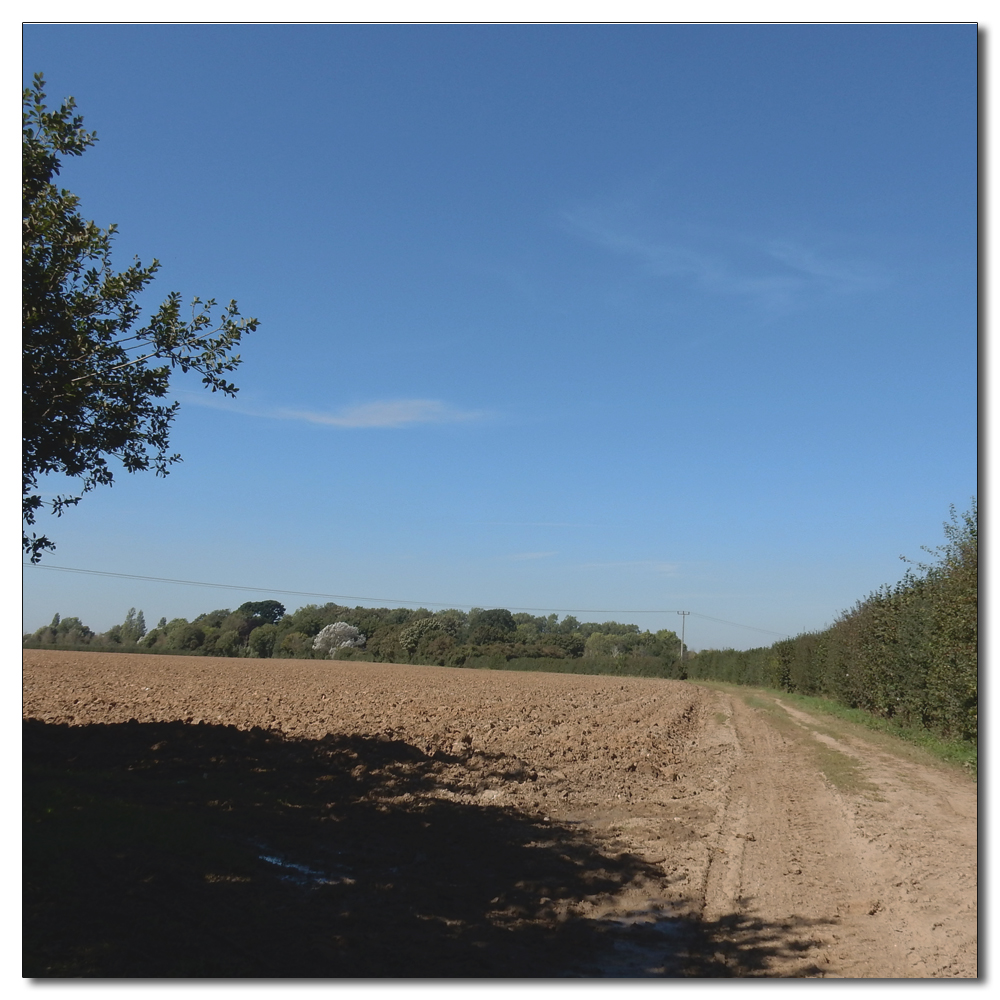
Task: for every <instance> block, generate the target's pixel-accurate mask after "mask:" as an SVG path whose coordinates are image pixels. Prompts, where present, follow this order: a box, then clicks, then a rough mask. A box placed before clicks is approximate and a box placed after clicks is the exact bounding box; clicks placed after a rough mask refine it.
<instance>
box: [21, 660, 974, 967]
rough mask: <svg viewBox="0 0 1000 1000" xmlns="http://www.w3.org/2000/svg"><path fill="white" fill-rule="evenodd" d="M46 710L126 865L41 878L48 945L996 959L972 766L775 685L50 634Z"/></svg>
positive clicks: (222, 956) (666, 958)
mask: <svg viewBox="0 0 1000 1000" xmlns="http://www.w3.org/2000/svg"><path fill="white" fill-rule="evenodd" d="M24 716H25V719H26V720H30V721H29V722H27V723H26V726H27V730H26V732H27V738H26V755H25V756H26V764H27V766H28V768H29V772H30V775H31V776H30V777H29V782H28V784H27V786H26V787H27V788H28V789H29V792H30V793H32V794H29V795H28V798H29V800H30V801H29V804H28V811H29V823H35V824H36V826H35V828H34V829H35V834H36V835H35V836H34V837H33V838H30V839H29V841H28V842H29V844H32V845H37V851H38V858H39V859H40V860H38V861H37V862H36V866H40V867H45V866H46V865H47V864H48V861H47V859H48V858H49V857H50V856H52V855H53V854H56V853H58V854H59V855H60V856H62V855H65V856H66V858H67V859H68V860H66V862H65V866H66V871H70V872H72V873H73V875H72V877H73V878H74V879H76V878H82V876H80V875H79V873H80V872H81V871H88V872H89V871H95V872H98V873H100V884H99V885H97V884H94V885H89V884H88V883H87V882H86V881H85V880H83V881H81V882H80V884H79V885H78V886H77V887H76V888H75V889H73V891H68V890H66V887H65V885H64V883H63V882H60V883H59V886H58V888H54V887H53V885H52V879H54V877H55V876H53V875H51V874H50V873H48V872H45V873H44V874H42V875H40V876H39V877H38V878H37V879H36V880H34V881H32V879H31V878H29V880H28V898H29V902H28V905H27V911H26V912H27V913H28V917H27V919H26V935H25V936H26V951H27V953H28V954H29V956H31V957H30V959H26V968H25V975H28V976H47V975H49V976H51V975H90V976H96V975H112V976H114V975H148V976H172V975H174V976H176V975H186V974H195V975H209V976H212V975H215V976H232V975H237V976H287V975H291V976H299V977H302V976H308V975H312V976H323V977H331V976H404V977H409V976H435V977H436V976H442V975H444V976H464V977H469V976H485V977H498V976H529V977H539V976H556V977H560V976H562V977H565V976H586V977H594V976H627V977H650V976H687V977H692V976H694V977H730V976H743V977H745V976H766V977H798V976H805V977H848V978H858V977H864V978H875V977H882V978H884V977H893V978H895V977H930V978H956V977H957V978H969V977H975V976H976V975H977V911H976V902H977V867H976V865H977V855H976V851H977V830H976V817H977V795H976V785H975V784H974V783H973V782H972V781H971V780H970V779H968V778H967V777H966V776H964V775H962V774H959V773H957V772H955V771H953V770H950V769H944V768H943V767H940V766H937V765H934V764H932V763H931V762H929V761H927V760H925V759H923V758H922V757H921V756H920V755H919V754H918V753H917V752H916V751H909V750H906V749H905V748H904V749H900V748H898V746H897V745H896V744H893V743H891V742H890V741H888V740H886V739H883V738H881V737H875V736H872V735H870V734H867V733H866V732H865V731H863V730H859V729H857V727H851V726H849V725H847V724H842V723H839V722H837V723H831V722H829V721H826V720H823V721H820V720H819V719H814V718H811V717H809V716H808V715H806V714H804V713H802V712H801V711H798V710H797V709H795V708H793V707H792V706H790V705H785V704H782V703H781V701H780V699H775V698H773V697H770V696H765V695H762V694H760V693H756V692H754V693H751V692H746V693H743V692H734V691H731V690H725V691H723V690H716V689H712V688H708V687H702V686H696V685H693V684H689V683H684V682H677V681H658V680H648V679H640V678H611V677H588V676H579V675H574V676H570V675H560V674H526V673H513V672H510V673H508V672H489V671H469V670H461V669H446V668H437V667H409V666H399V665H393V664H362V663H336V662H316V661H291V660H278V661H271V660H242V659H230V660H226V659H207V658H200V657H162V656H131V655H125V654H117V655H103V654H97V653H84V654H78V653H65V654H56V653H49V652H41V651H27V652H26V655H25V670H24ZM34 789H37V790H38V791H37V796H35V798H37V803H35V800H34V798H33V797H32V795H33V794H34V793H33V790H34ZM79 789H86V790H87V791H86V797H85V796H84V795H83V793H82V792H78V790H79ZM74 796H76V797H75V798H74ZM53 803H56V805H53ZM95 803H101V807H100V808H97V806H96V805H95ZM32 810H34V812H32ZM124 810H129V812H128V817H129V818H128V822H127V823H125V822H124V821H122V824H121V829H119V828H117V827H115V828H112V829H110V830H109V829H106V828H105V827H103V826H102V827H95V826H87V825H86V824H87V823H88V822H91V823H97V822H98V820H101V821H102V822H103V821H104V820H106V818H107V817H108V816H118V815H119V814H121V815H125V813H124ZM87 817H91V819H89V820H88V818H87ZM144 823H145V824H147V825H148V826H149V828H150V829H155V830H157V831H158V833H157V835H156V836H153V835H150V836H149V837H147V838H146V840H144V841H143V842H142V843H134V842H133V841H131V840H129V839H128V838H129V837H133V838H134V834H133V833H129V832H128V831H133V830H136V829H140V828H144V827H143V824H144ZM73 824H82V825H78V826H73ZM171 824H175V825H176V829H175V830H174V832H173V833H170V834H169V836H168V835H167V833H165V832H163V831H164V830H165V829H167V828H168V827H169V828H170V829H173V827H171V826H170V825H171ZM69 831H73V832H72V833H70V832H69ZM123 831H124V832H123ZM192 831H197V835H196V834H195V832H192ZM157 836H159V837H160V838H161V839H163V840H164V842H165V843H169V845H174V844H176V843H178V842H179V841H182V840H183V839H184V838H189V839H190V840H191V843H192V845H195V846H193V847H192V848H191V849H189V850H186V851H181V850H179V849H177V848H175V847H173V846H170V847H169V849H168V848H167V847H158V846H156V843H155V842H157ZM60 838H61V839H60ZM206 844H209V845H211V850H209V849H208V848H207V847H206V846H205V845H206ZM114 845H117V846H114ZM218 845H222V846H218ZM74 852H75V853H74ZM213 852H214V853H213ZM116 859H117V860H116ZM126 861H127V864H126V863H125V862H126ZM31 863H32V862H31V859H30V858H29V859H28V865H29V868H30V865H31ZM60 878H62V879H63V880H64V881H65V879H66V876H65V875H61V876H60ZM97 894H100V896H101V898H102V899H104V900H106V903H105V910H104V911H100V912H98V913H97V914H96V915H95V913H94V910H93V902H92V901H93V898H94V897H95V896H96V895H97ZM276 912H280V913H281V914H282V917H281V921H280V922H276V918H275V917H274V916H273V914H274V913H276ZM83 913H85V914H86V919H84V920H81V919H80V915H81V914H83ZM150 913H155V915H156V916H155V921H156V923H155V926H154V925H150V924H148V920H149V919H153V918H150V917H149V914H150ZM171 913H178V914H180V913H183V914H184V915H185V922H184V924H183V927H182V925H181V922H180V920H179V918H178V919H174V918H172V917H171V916H170V914H171ZM192 913H195V914H197V913H203V914H204V926H205V928H206V929H205V931H204V932H201V933H195V932H194V931H192V929H191V926H190V920H191V916H190V915H191V914H192ZM137 915H138V917H137ZM143 921H147V923H146V924H144V923H143ZM35 925H37V927H38V936H37V943H36V944H32V941H35V940H36V938H33V936H32V933H33V932H32V927H33V926H35ZM62 926H64V927H65V928H66V931H65V935H64V937H63V938H60V936H59V934H58V933H57V932H56V931H55V930H54V929H55V928H59V927H62ZM220 928H228V929H227V930H226V931H225V932H223V931H222V930H220ZM153 934H155V935H156V936H157V938H158V939H160V940H165V941H172V940H174V939H175V938H176V942H175V944H174V945H173V946H172V948H165V949H161V950H160V952H159V953H158V955H159V956H162V955H165V954H168V953H169V954H170V955H171V956H172V958H171V961H172V962H173V963H174V964H173V965H170V964H157V963H166V962H167V959H166V958H163V957H155V958H154V957H151V956H149V955H148V949H147V950H146V951H144V950H143V948H142V942H143V941H144V940H146V939H148V937H149V936H150V935H153ZM81 935H82V936H81ZM87 935H90V937H87ZM143 935H145V937H143ZM74 936H76V937H74ZM206 942H207V943H206ZM33 949H34V950H33ZM185 949H187V951H185ZM95 955H101V956H104V957H102V958H100V959H97V958H94V956H95ZM137 955H138V956H140V957H135V956H137ZM95 963H96V964H95ZM102 963H103V964H102ZM192 969H197V970H201V971H195V972H193V973H192V972H191V970H192ZM116 970H117V971H116Z"/></svg>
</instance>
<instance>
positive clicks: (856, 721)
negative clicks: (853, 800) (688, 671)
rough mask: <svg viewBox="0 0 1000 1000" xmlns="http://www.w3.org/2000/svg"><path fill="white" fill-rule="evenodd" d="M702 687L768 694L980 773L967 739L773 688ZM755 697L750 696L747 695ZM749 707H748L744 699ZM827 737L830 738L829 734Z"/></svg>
mask: <svg viewBox="0 0 1000 1000" xmlns="http://www.w3.org/2000/svg"><path fill="white" fill-rule="evenodd" d="M695 683H698V684H702V685H704V686H705V687H711V688H716V689H718V690H720V691H721V690H724V691H727V692H728V693H730V694H739V695H740V696H741V697H744V698H746V695H745V692H747V691H748V690H751V691H760V692H761V693H762V694H767V695H770V696H771V697H773V698H780V699H781V700H782V701H785V702H787V703H788V704H789V705H791V706H793V707H795V708H800V709H801V710H802V711H804V712H811V713H812V714H813V715H826V716H829V717H831V718H835V719H840V720H841V721H843V722H849V723H851V724H853V725H856V726H861V727H863V728H864V729H867V730H868V731H869V732H872V733H877V734H879V735H881V736H883V737H889V738H890V739H892V740H894V741H898V743H901V744H903V745H905V746H911V747H917V748H919V749H920V750H922V751H923V752H924V753H925V754H927V755H929V756H930V757H931V758H933V759H934V760H935V761H938V762H940V763H943V764H948V765H951V766H953V767H956V768H960V769H961V770H962V771H963V772H964V773H965V774H968V775H970V776H971V777H972V778H973V779H974V780H975V779H977V778H978V773H979V748H978V745H977V744H974V743H969V742H967V741H966V740H949V739H945V738H944V737H941V736H938V735H936V734H935V733H932V732H930V731H929V730H927V729H923V728H920V727H917V726H904V725H901V724H900V723H897V722H895V721H894V720H892V719H881V718H878V717H877V716H874V715H871V714H870V713H868V712H865V711H863V710H862V709H860V708H848V707H847V706H846V705H841V704H840V703H839V702H835V701H832V700H830V699H829V698H817V697H814V696H811V695H801V694H790V693H789V692H787V691H778V690H774V689H772V688H749V689H748V688H744V687H741V686H739V685H736V684H726V683H723V682H720V681H701V680H699V681H697V682H695ZM750 697H751V698H752V697H754V696H753V695H751V696H750ZM747 703H748V704H751V702H750V701H749V700H747ZM753 707H755V708H764V707H766V702H763V701H762V700H761V699H760V698H757V699H756V700H755V702H754V703H753ZM828 735H833V734H832V733H831V734H828Z"/></svg>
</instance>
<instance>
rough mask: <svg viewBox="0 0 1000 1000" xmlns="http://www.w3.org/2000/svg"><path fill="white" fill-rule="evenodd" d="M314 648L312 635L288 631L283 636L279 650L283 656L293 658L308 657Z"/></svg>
mask: <svg viewBox="0 0 1000 1000" xmlns="http://www.w3.org/2000/svg"><path fill="white" fill-rule="evenodd" d="M312 648H313V640H312V636H308V635H306V634H305V633H304V632H286V633H285V634H284V635H283V636H282V637H281V642H280V643H279V644H278V652H279V653H280V654H281V655H282V656H287V657H291V658H293V659H304V658H306V657H308V656H309V654H310V652H311V651H312Z"/></svg>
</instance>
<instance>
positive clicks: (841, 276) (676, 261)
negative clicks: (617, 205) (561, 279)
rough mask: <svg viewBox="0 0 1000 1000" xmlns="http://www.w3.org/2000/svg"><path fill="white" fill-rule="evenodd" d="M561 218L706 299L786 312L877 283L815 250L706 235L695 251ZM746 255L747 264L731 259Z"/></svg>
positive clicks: (867, 272) (587, 217)
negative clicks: (732, 299) (739, 299)
mask: <svg viewBox="0 0 1000 1000" xmlns="http://www.w3.org/2000/svg"><path fill="white" fill-rule="evenodd" d="M563 218H564V220H565V222H566V223H567V225H568V227H569V229H570V231H571V232H573V233H575V234H576V235H577V236H580V237H583V238H584V239H586V240H588V241H589V242H591V243H594V244H596V245H597V246H600V247H603V248H604V249H606V250H609V251H611V252H612V253H614V254H617V255H618V256H623V257H631V258H632V259H634V260H637V261H638V262H639V263H640V265H641V267H642V270H643V271H644V272H645V273H646V274H649V275H652V276H656V277H666V278H675V279H679V280H682V281H683V280H687V281H688V282H690V283H691V284H693V285H695V286H696V287H698V288H700V289H701V290H702V291H704V292H707V293H710V294H717V295H727V296H745V297H747V298H750V299H752V300H754V301H756V302H757V303H758V304H759V305H761V306H764V307H766V308H771V309H775V308H777V309H786V308H789V307H792V306H795V305H799V304H801V303H802V302H804V301H806V300H809V299H811V298H813V297H815V296H817V295H830V294H834V295H846V294H850V293H854V292H859V291H863V290H866V289H869V288H874V287H876V286H877V285H879V284H881V283H882V281H883V278H882V276H881V275H880V274H879V273H878V271H877V269H875V268H873V267H872V266H871V265H867V264H860V263H854V262H843V261H829V260H823V259H821V257H820V256H819V255H818V254H817V253H816V252H815V251H813V250H810V249H808V248H805V247H801V246H797V245H795V244H793V243H790V242H787V241H778V240H770V241H768V240H763V239H759V238H753V237H749V238H744V237H739V236H735V235H733V234H725V233H706V234H702V237H703V238H706V237H707V239H708V240H709V242H710V243H711V244H712V246H711V248H710V249H708V250H698V249H695V248H694V247H692V246H687V245H684V244H683V243H680V242H677V241H670V240H664V241H652V240H648V239H643V238H641V237H639V236H636V235H633V234H632V233H630V232H628V229H627V227H626V226H619V225H616V224H615V223H614V222H611V223H608V222H605V221H603V220H601V218H600V217H599V215H597V214H596V213H589V212H575V213H572V212H567V213H564V215H563ZM747 255H749V259H746V260H743V261H737V260H736V258H737V257H739V256H743V257H747ZM775 265H778V267H779V268H780V270H776V269H775Z"/></svg>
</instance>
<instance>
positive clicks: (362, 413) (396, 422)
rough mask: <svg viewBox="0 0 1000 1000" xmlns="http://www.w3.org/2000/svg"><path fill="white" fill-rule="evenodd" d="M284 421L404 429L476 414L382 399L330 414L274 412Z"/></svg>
mask: <svg viewBox="0 0 1000 1000" xmlns="http://www.w3.org/2000/svg"><path fill="white" fill-rule="evenodd" d="M275 416H278V417H281V418H282V419H285V420H305V421H306V422H307V423H311V424H326V425H328V426H330V427H405V426H407V425H408V424H454V423H461V422H463V421H466V420H477V419H479V418H480V417H482V416H484V414H483V413H482V412H480V411H478V410H460V409H458V408H457V407H454V406H449V405H448V404H447V403H442V402H441V401H440V400H437V399H383V400H378V401H377V402H374V403H361V404H359V405H357V406H347V407H344V408H343V409H341V410H336V411H334V412H332V413H320V412H316V411H315V410H278V411H277V413H276V414H275Z"/></svg>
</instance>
